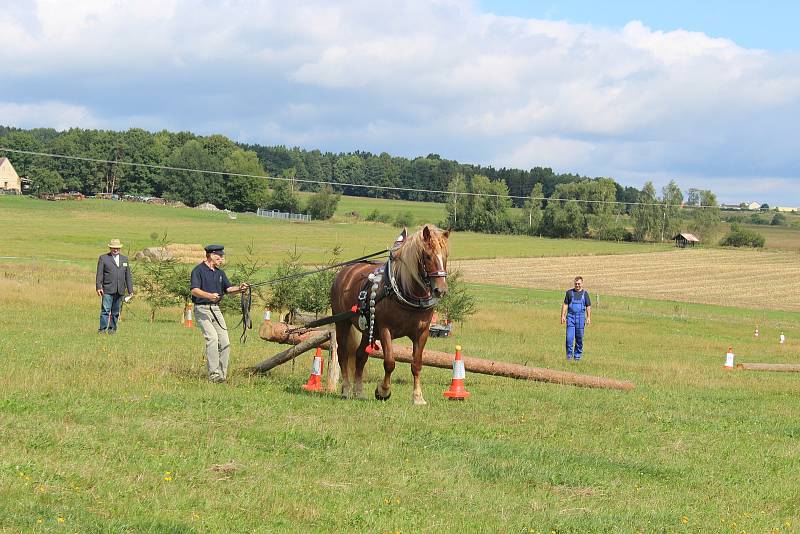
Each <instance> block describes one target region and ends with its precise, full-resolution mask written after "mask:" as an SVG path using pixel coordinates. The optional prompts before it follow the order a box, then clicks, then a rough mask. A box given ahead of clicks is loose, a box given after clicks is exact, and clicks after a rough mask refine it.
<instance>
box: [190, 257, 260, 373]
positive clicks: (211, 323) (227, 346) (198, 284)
mask: <svg viewBox="0 0 800 534" xmlns="http://www.w3.org/2000/svg"><path fill="white" fill-rule="evenodd" d="M205 250H206V259H205V261H203V262H202V263H200V264H199V265H197V267H195V268H194V269H192V278H191V286H190V287H191V291H192V302H193V303H194V316H195V319H196V322H197V325H198V326H199V327H200V330H201V331H202V332H203V337H204V338H205V341H206V364H207V366H208V378H209V380H211V381H212V382H224V381H225V380H226V379H227V377H228V358H229V356H230V351H231V343H230V339H229V338H228V327H227V325H226V324H225V317H223V315H222V311H221V310H220V309H219V301H220V300H222V297H223V296H224V295H225V294H226V293H238V292H240V291H243V290H245V289H247V287H248V285H247V284H241V285H238V286H234V285H232V284H231V283H230V281H229V280H228V276H227V275H226V274H225V271H223V270H222V269H221V267H222V264H223V263H224V261H225V249H224V247H223V246H222V245H208V246H207V247H206V249H205Z"/></svg>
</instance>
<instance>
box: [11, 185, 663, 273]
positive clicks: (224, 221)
mask: <svg viewBox="0 0 800 534" xmlns="http://www.w3.org/2000/svg"><path fill="white" fill-rule="evenodd" d="M367 200H369V199H367ZM379 202H386V201H379ZM419 204H422V203H419ZM433 222H435V221H433ZM0 223H2V228H3V229H4V232H6V233H5V235H4V236H3V237H4V238H3V239H2V240H0V256H14V257H23V258H33V257H35V258H41V259H69V260H70V261H73V260H74V261H79V262H84V263H85V264H86V265H89V264H93V263H95V262H96V261H97V250H98V248H99V249H101V250H102V249H103V248H104V247H105V244H106V243H107V242H108V239H110V237H111V236H118V237H119V238H120V239H122V241H123V243H125V244H126V250H128V251H132V250H139V249H141V248H144V247H146V246H152V245H154V244H157V243H156V242H155V241H154V240H153V239H152V238H151V235H163V234H164V233H165V232H166V233H167V235H168V238H169V240H170V241H171V242H173V243H201V244H206V243H223V244H225V246H226V249H227V250H228V252H229V253H230V254H231V256H232V257H234V256H236V255H237V254H243V253H244V252H245V250H246V248H247V246H248V244H251V243H252V245H253V247H254V249H255V250H256V254H257V255H258V256H259V257H260V258H261V259H263V260H264V261H266V262H268V263H270V264H275V263H277V262H278V261H280V260H281V259H282V258H284V257H285V256H286V253H287V251H289V250H293V249H295V248H296V249H297V251H298V252H300V253H301V254H302V258H303V260H304V261H306V262H309V263H311V262H319V261H323V260H325V259H326V258H327V257H328V255H329V251H330V249H332V248H333V247H334V246H336V245H339V246H341V247H342V258H354V257H358V256H361V255H364V254H367V253H370V252H374V251H377V250H381V249H383V248H386V247H388V246H390V245H391V244H392V243H393V242H394V239H395V237H397V234H398V232H399V230H398V229H397V228H394V227H392V226H390V225H386V224H377V223H368V222H363V221H356V220H354V219H348V220H347V221H339V222H311V223H296V222H288V221H283V220H276V219H267V218H263V217H256V216H254V215H239V216H238V217H237V219H236V220H230V219H228V216H227V214H225V213H223V212H209V211H202V210H194V209H186V208H169V207H165V206H152V205H146V204H136V203H128V202H112V201H105V200H84V201H80V202H75V201H71V202H67V201H64V202H46V201H42V200H36V199H31V198H27V197H19V198H17V197H2V196H0ZM451 242H452V249H453V257H457V258H502V257H510V258H514V257H540V256H573V255H585V254H631V253H640V252H649V251H658V250H668V249H669V246H667V245H650V244H638V243H610V242H602V241H591V240H584V241H577V242H576V241H572V240H568V239H542V238H534V237H526V236H503V237H502V238H497V237H496V236H490V235H485V234H475V233H472V232H464V233H461V232H457V233H454V234H453V236H452V238H451Z"/></svg>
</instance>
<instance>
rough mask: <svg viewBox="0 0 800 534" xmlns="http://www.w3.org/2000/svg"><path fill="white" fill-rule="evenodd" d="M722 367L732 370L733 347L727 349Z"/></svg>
mask: <svg viewBox="0 0 800 534" xmlns="http://www.w3.org/2000/svg"><path fill="white" fill-rule="evenodd" d="M723 367H724V368H725V369H726V370H727V371H730V370H731V369H733V347H728V353H727V354H726V355H725V365H723Z"/></svg>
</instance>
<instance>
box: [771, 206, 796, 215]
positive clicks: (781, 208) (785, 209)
mask: <svg viewBox="0 0 800 534" xmlns="http://www.w3.org/2000/svg"><path fill="white" fill-rule="evenodd" d="M775 211H782V212H784V213H786V212H789V213H791V212H793V211H800V209H798V208H787V207H784V206H778V207H777V208H775Z"/></svg>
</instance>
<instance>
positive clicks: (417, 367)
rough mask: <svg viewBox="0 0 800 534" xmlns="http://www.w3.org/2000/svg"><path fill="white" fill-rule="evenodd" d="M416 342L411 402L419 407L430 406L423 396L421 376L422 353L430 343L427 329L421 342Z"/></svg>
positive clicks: (412, 365)
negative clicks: (426, 343) (427, 342)
mask: <svg viewBox="0 0 800 534" xmlns="http://www.w3.org/2000/svg"><path fill="white" fill-rule="evenodd" d="M412 341H413V342H414V356H413V359H412V361H411V374H412V375H413V376H414V391H413V393H412V394H411V400H412V402H413V403H414V404H416V405H417V406H422V405H425V404H428V403H427V402H425V399H424V398H423V396H422V382H420V379H419V374H420V372H421V371H422V351H423V350H424V349H425V342H426V341H428V330H427V329H426V330H425V331H424V332H423V333H422V335H421V336H420V338H419V340H416V341H414V340H412Z"/></svg>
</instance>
